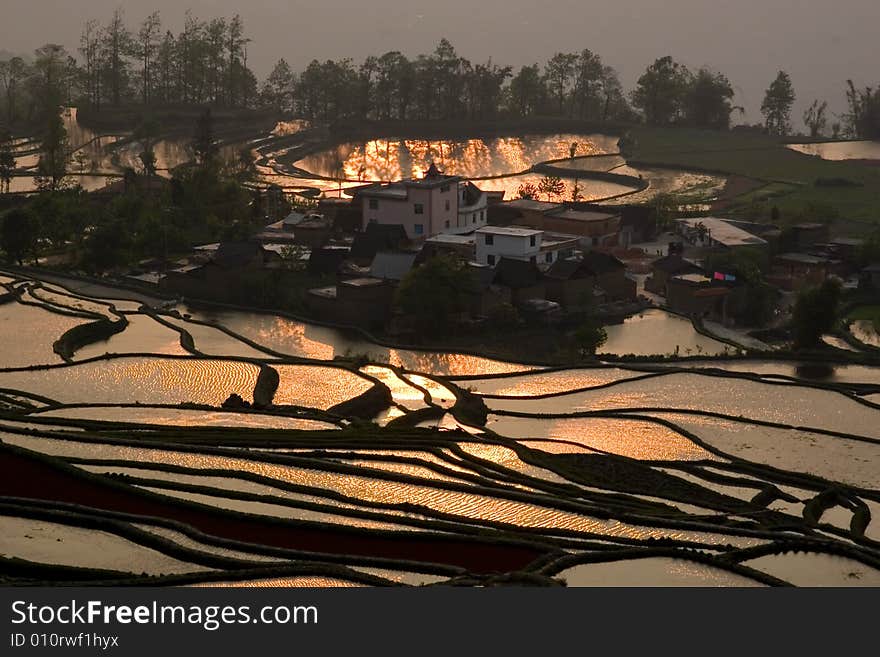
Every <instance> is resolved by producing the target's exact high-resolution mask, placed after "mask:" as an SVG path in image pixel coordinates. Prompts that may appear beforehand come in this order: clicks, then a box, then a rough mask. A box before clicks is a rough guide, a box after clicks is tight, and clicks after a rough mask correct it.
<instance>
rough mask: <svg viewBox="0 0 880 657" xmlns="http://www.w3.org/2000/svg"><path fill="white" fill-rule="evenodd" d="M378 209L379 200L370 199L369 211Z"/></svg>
mask: <svg viewBox="0 0 880 657" xmlns="http://www.w3.org/2000/svg"><path fill="white" fill-rule="evenodd" d="M378 209H379V199H377V198H371V199H370V210H378Z"/></svg>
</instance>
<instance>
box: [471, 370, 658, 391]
mask: <svg viewBox="0 0 880 657" xmlns="http://www.w3.org/2000/svg"><path fill="white" fill-rule="evenodd" d="M641 374H643V373H642V372H635V371H632V370H624V369H620V368H616V367H609V368H595V369H582V370H561V371H557V372H547V373H542V372H536V373H534V374H526V375H523V376H513V377H504V378H498V379H472V380H468V381H462V382H461V385H462V387H464V388H466V389H471V390H474V391H476V392H479V393H481V394H484V395H504V396H507V397H529V396H532V395H548V394H552V393H557V392H565V391H567V390H577V389H579V388H587V387H593V386H600V385H604V384H606V383H612V382H614V381H619V380H621V379H628V378H632V377H635V376H640V375H641Z"/></svg>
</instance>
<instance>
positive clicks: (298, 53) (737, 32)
mask: <svg viewBox="0 0 880 657" xmlns="http://www.w3.org/2000/svg"><path fill="white" fill-rule="evenodd" d="M117 6H122V7H123V8H124V9H125V12H126V17H127V19H128V21H129V23H130V24H132V25H133V24H136V23H137V22H138V21H140V20H141V19H142V18H143V17H144V16H145V15H146V14H148V13H150V12H151V11H153V10H155V9H158V10H160V11H161V12H162V15H163V19H164V21H165V23H166V26H168V27H171V28H172V29H173V30H175V31H177V30H178V29H179V28H180V27H181V25H182V21H183V15H184V12H185V11H186V9H188V8H189V9H191V10H192V11H193V13H194V14H196V15H197V16H199V17H202V18H207V17H212V16H217V15H232V14H234V13H240V14H241V16H242V17H243V18H244V21H245V25H246V28H247V31H248V35H249V36H250V37H251V38H252V39H253V40H254V42H253V43H252V44H251V47H250V64H251V65H252V67H253V68H254V70H255V72H256V73H257V74H258V75H259V76H261V77H262V76H263V75H265V73H266V72H267V71H268V70H269V69H270V68H271V66H272V64H273V63H274V62H275V61H276V60H277V59H278V58H280V57H284V58H285V59H287V61H288V62H289V63H290V64H291V65H292V66H294V68H297V69H299V68H301V67H303V66H304V65H305V64H307V63H308V62H309V61H310V60H311V59H315V58H317V59H327V58H339V57H353V58H355V59H358V60H359V59H361V58H363V57H364V56H365V55H367V54H381V53H382V52H385V51H387V50H401V51H403V52H404V53H406V54H408V55H415V54H418V53H420V52H427V51H429V50H431V49H433V46H434V45H435V44H436V42H437V41H438V40H439V39H440V38H441V37H444V36H445V37H447V38H448V39H449V40H450V41H451V42H452V43H453V45H455V47H456V49H457V50H458V52H459V54H461V55H462V56H464V57H467V58H468V59H470V60H471V61H474V62H479V61H485V60H487V59H488V58H489V57H492V58H493V59H494V60H495V61H497V62H500V63H505V64H513V65H515V66H520V65H523V64H530V63H534V62H536V61H540V62H543V61H544V60H546V59H547V58H548V57H549V56H550V55H552V54H553V53H554V52H557V51H567V52H568V51H577V50H580V49H582V48H590V49H591V50H593V51H595V52H597V53H599V54H600V55H601V56H602V57H603V58H604V60H605V61H606V63H608V64H610V65H611V66H614V67H615V68H616V69H617V70H618V71H619V73H620V76H621V79H622V81H623V83H624V85H625V86H627V88H629V87H631V86H632V84H633V83H634V82H635V80H636V79H637V78H638V76H639V74H640V73H641V71H642V70H643V69H644V68H645V66H646V65H647V64H649V63H650V62H651V61H653V59H654V58H656V57H658V56H662V55H666V54H669V55H672V56H673V57H674V58H676V59H678V60H679V61H681V62H683V63H685V64H687V65H688V66H690V67H692V68H698V67H700V66H703V65H707V66H710V67H713V68H716V69H718V70H720V71H722V72H723V73H725V74H727V76H728V77H729V78H730V80H731V82H732V83H733V84H734V86H735V87H736V89H737V93H738V95H739V97H738V98H737V102H738V103H740V104H742V105H744V106H746V108H747V109H748V114H747V117H746V118H747V120H749V121H757V120H759V119H760V116H759V114H758V108H759V106H760V102H761V97H762V94H763V91H764V89H766V87H767V85H768V84H769V82H770V81H771V80H772V78H773V77H774V76H775V73H776V71H777V70H778V69H780V68H782V69H785V70H787V71H788V72H789V73H790V74H791V76H792V79H793V81H794V84H795V89H796V92H797V94H798V109H797V111H796V118H799V117H800V108H801V107H802V106H803V105H805V104H809V102H810V101H812V99H813V98H825V99H828V101H829V103H830V104H831V106H832V108H833V109H835V110H841V109H842V108H843V103H844V101H843V89H844V82H845V80H846V79H847V78H848V77H851V78H853V79H854V80H855V81H856V83H857V84H861V85H867V84H870V85H875V84H878V83H880V46H878V45H877V44H878V41H880V36H878V26H880V0H837V1H836V2H827V0H822V1H819V0H665V1H664V0H627V1H624V2H607V1H606V2H595V1H594V0H432V1H431V2H426V3H422V2H417V1H414V0H409V1H406V2H404V1H401V0H359V1H355V0H347V1H333V0H309V1H306V0H138V2H134V1H133V0H0V10H2V11H0V17H2V19H0V50H9V51H13V52H25V51H31V50H33V49H34V48H35V47H36V46H38V45H40V44H42V43H45V42H50V41H51V42H57V43H62V44H64V45H66V46H67V47H68V48H69V49H70V50H72V51H74V50H75V49H76V45H77V41H78V38H79V32H80V28H81V26H82V23H83V22H84V21H85V20H86V19H88V18H97V19H99V20H105V19H106V18H107V16H108V15H109V14H110V12H112V10H113V8H114V7H117Z"/></svg>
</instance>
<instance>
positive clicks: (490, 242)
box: [483, 235, 495, 246]
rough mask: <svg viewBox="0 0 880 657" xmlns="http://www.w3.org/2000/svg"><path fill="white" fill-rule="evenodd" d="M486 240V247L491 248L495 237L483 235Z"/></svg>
mask: <svg viewBox="0 0 880 657" xmlns="http://www.w3.org/2000/svg"><path fill="white" fill-rule="evenodd" d="M483 237H485V238H486V246H492V245H493V244H495V236H494V235H484V236H483Z"/></svg>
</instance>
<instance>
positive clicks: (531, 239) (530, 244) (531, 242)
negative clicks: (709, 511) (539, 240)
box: [529, 235, 535, 246]
mask: <svg viewBox="0 0 880 657" xmlns="http://www.w3.org/2000/svg"><path fill="white" fill-rule="evenodd" d="M529 246H535V236H534V235H532V236H531V237H530V238H529Z"/></svg>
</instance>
